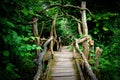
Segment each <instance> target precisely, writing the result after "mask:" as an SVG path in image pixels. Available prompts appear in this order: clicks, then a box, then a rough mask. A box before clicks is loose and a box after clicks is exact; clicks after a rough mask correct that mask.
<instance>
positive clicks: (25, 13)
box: [22, 8, 28, 16]
mask: <svg viewBox="0 0 120 80" xmlns="http://www.w3.org/2000/svg"><path fill="white" fill-rule="evenodd" d="M22 13H23V14H24V15H26V16H27V15H28V10H27V9H26V8H24V9H23V10H22Z"/></svg>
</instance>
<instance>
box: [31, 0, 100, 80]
mask: <svg viewBox="0 0 120 80" xmlns="http://www.w3.org/2000/svg"><path fill="white" fill-rule="evenodd" d="M54 6H59V7H70V8H75V9H78V10H80V12H81V20H82V21H80V20H79V19H77V18H76V17H75V16H73V15H69V14H66V15H65V16H69V17H71V18H73V19H74V20H75V21H76V22H77V23H78V26H77V27H78V35H79V36H80V37H81V38H80V37H79V38H78V39H74V41H72V42H71V43H70V44H71V50H70V49H67V47H66V46H62V40H61V39H60V38H59V37H58V36H57V32H56V28H55V23H56V20H57V17H58V16H59V15H58V13H56V14H55V17H54V19H52V27H51V31H50V37H49V38H48V39H43V38H41V35H42V32H43V26H44V23H43V25H42V29H41V32H40V34H38V28H37V21H38V18H37V17H34V18H33V22H32V24H33V34H34V37H35V44H36V45H37V46H38V47H39V46H40V45H41V44H43V43H44V45H43V50H42V51H40V50H36V56H37V57H36V60H34V62H35V63H36V64H37V72H36V74H35V76H34V80H98V79H97V77H96V75H97V73H98V71H93V70H92V68H91V64H90V60H93V59H92V58H93V57H91V56H90V55H91V54H92V55H95V57H94V58H95V59H96V60H95V61H94V64H92V65H94V66H95V67H96V69H97V68H98V65H99V58H100V55H101V53H102V50H101V49H100V48H99V47H96V50H95V49H94V40H92V37H91V36H89V35H88V27H87V20H86V11H88V12H89V13H90V11H89V10H88V9H87V8H86V2H85V1H83V2H82V3H81V7H79V6H71V5H69V6H67V5H54ZM52 7H53V6H52ZM52 7H51V8H52ZM46 10H47V9H46ZM90 14H91V13H90ZM63 31H64V30H63ZM48 44H49V47H48ZM55 45H57V46H55ZM54 47H56V48H57V51H54V50H53V48H54ZM58 50H60V51H58ZM45 56H49V59H47V60H44V59H45ZM45 66H46V67H45Z"/></svg>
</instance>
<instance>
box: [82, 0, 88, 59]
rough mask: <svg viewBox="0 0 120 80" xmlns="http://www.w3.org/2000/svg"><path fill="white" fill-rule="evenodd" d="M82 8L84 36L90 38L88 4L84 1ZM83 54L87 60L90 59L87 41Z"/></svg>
mask: <svg viewBox="0 0 120 80" xmlns="http://www.w3.org/2000/svg"><path fill="white" fill-rule="evenodd" d="M81 7H82V8H83V10H82V13H81V15H82V27H83V35H84V36H88V27H87V22H86V10H85V8H86V2H85V1H83V2H82V3H81ZM83 53H84V54H85V56H86V58H87V59H88V55H89V49H88V42H87V41H85V42H83Z"/></svg>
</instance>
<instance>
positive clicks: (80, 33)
mask: <svg viewBox="0 0 120 80" xmlns="http://www.w3.org/2000/svg"><path fill="white" fill-rule="evenodd" d="M78 33H79V35H80V36H82V30H81V24H80V23H79V22H78Z"/></svg>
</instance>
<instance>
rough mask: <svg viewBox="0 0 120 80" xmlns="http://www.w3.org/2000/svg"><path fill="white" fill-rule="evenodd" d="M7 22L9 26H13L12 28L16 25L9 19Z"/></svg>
mask: <svg viewBox="0 0 120 80" xmlns="http://www.w3.org/2000/svg"><path fill="white" fill-rule="evenodd" d="M6 24H7V25H8V26H10V27H12V28H13V27H15V25H14V24H13V23H12V22H9V21H7V22H6Z"/></svg>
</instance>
